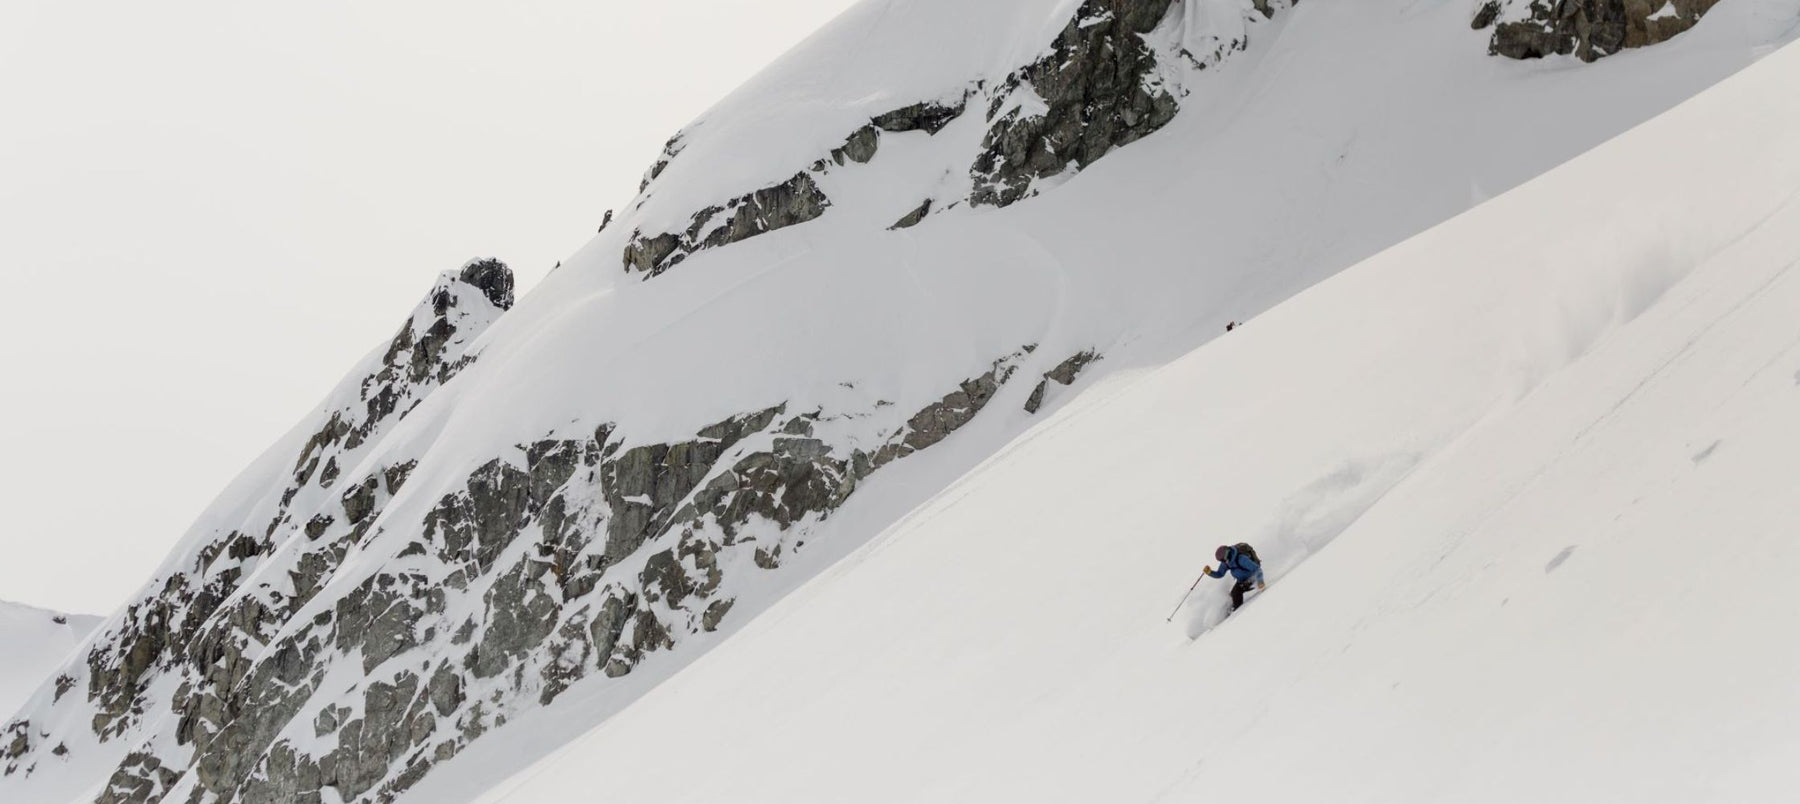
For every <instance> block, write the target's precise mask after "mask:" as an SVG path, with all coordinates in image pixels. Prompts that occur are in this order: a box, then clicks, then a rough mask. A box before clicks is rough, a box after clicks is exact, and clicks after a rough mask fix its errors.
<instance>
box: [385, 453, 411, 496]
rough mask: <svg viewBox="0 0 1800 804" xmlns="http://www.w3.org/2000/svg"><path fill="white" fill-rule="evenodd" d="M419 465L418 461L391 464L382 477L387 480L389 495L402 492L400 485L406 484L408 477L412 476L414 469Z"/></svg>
mask: <svg viewBox="0 0 1800 804" xmlns="http://www.w3.org/2000/svg"><path fill="white" fill-rule="evenodd" d="M418 465H419V462H418V461H407V462H405V463H401V464H398V465H395V466H390V467H388V468H387V470H386V471H384V472H382V479H384V480H386V481H387V493H388V496H390V497H391V496H393V495H395V494H399V493H400V487H401V486H404V485H406V479H407V478H408V477H411V476H412V470H413V469H415V468H417V467H418Z"/></svg>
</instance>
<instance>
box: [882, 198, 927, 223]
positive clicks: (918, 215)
mask: <svg viewBox="0 0 1800 804" xmlns="http://www.w3.org/2000/svg"><path fill="white" fill-rule="evenodd" d="M930 214H931V199H929V198H927V199H925V200H924V201H921V202H919V206H918V207H917V208H915V209H914V210H913V211H911V212H908V213H906V214H905V215H902V216H900V220H897V221H894V225H893V226H889V227H888V229H889V230H895V229H909V228H912V227H914V226H918V225H919V224H920V223H922V222H924V220H925V216H927V215H930Z"/></svg>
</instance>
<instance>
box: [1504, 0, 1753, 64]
mask: <svg viewBox="0 0 1800 804" xmlns="http://www.w3.org/2000/svg"><path fill="white" fill-rule="evenodd" d="M1718 1H1719V0H1489V2H1487V3H1484V4H1482V6H1481V7H1480V9H1479V10H1478V11H1477V12H1476V14H1475V19H1474V20H1473V21H1472V22H1471V25H1472V26H1473V27H1474V28H1476V29H1477V30H1479V29H1483V28H1487V27H1489V26H1493V28H1494V35H1493V37H1492V38H1491V39H1490V40H1489V42H1488V52H1489V53H1492V54H1494V55H1497V56H1505V57H1507V58H1512V59H1536V58H1542V57H1544V56H1550V55H1570V54H1573V55H1574V56H1575V57H1576V58H1579V59H1581V60H1582V61H1594V60H1596V59H1600V58H1603V57H1606V56H1610V55H1612V54H1614V53H1618V52H1619V51H1621V50H1625V49H1627V48H1636V47H1646V46H1648V45H1654V44H1657V43H1660V42H1664V41H1667V40H1668V39H1670V38H1672V37H1674V36H1675V35H1677V34H1679V33H1681V32H1683V31H1686V30H1687V29H1689V28H1692V27H1694V25H1695V24H1696V23H1698V22H1699V21H1700V17H1701V16H1702V15H1704V14H1705V13H1706V12H1707V11H1709V10H1711V9H1712V7H1713V6H1714V5H1717V4H1718Z"/></svg>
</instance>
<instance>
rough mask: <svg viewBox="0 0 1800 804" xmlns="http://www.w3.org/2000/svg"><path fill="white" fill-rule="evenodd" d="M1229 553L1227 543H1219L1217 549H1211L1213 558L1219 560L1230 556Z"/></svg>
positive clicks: (1229, 549)
mask: <svg viewBox="0 0 1800 804" xmlns="http://www.w3.org/2000/svg"><path fill="white" fill-rule="evenodd" d="M1230 555H1231V547H1229V546H1227V545H1223V544H1221V545H1219V549H1217V550H1214V551H1213V558H1216V559H1218V560H1220V561H1224V560H1225V559H1226V557H1227V556H1230Z"/></svg>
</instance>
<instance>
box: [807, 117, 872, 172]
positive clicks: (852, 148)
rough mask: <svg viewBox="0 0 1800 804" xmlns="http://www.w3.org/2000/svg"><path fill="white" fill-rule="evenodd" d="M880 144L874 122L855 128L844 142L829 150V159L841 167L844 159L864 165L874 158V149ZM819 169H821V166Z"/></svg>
mask: <svg viewBox="0 0 1800 804" xmlns="http://www.w3.org/2000/svg"><path fill="white" fill-rule="evenodd" d="M880 146H881V132H880V131H878V130H877V129H876V128H875V125H874V124H872V123H871V124H869V125H866V126H863V127H862V128H859V129H857V130H856V131H855V132H854V133H852V134H851V135H850V137H849V138H848V139H846V140H844V144H843V145H840V146H838V147H836V148H834V149H832V151H831V161H832V162H833V163H834V164H836V165H838V166H839V167H842V166H843V165H844V163H845V162H846V161H848V162H855V163H856V164H859V165H866V164H868V163H869V161H870V160H872V159H874V158H875V151H876V149H878V148H880ZM820 169H823V168H822V167H821V168H820Z"/></svg>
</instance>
